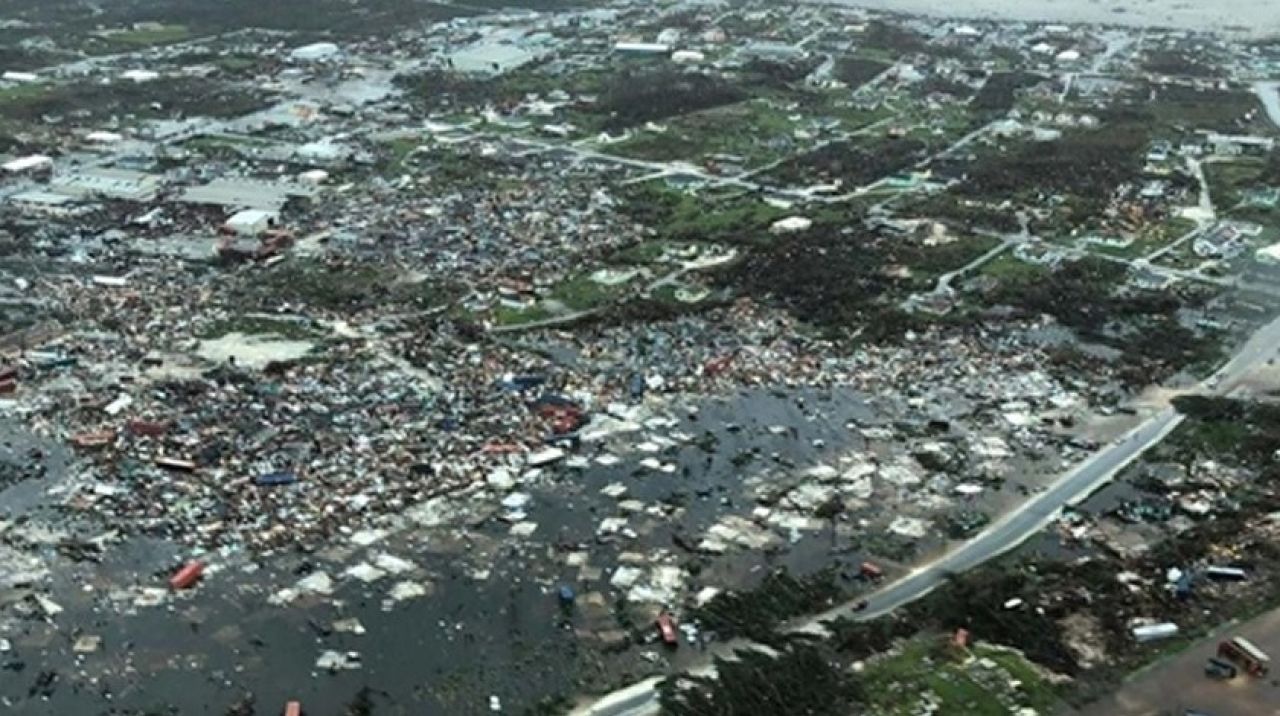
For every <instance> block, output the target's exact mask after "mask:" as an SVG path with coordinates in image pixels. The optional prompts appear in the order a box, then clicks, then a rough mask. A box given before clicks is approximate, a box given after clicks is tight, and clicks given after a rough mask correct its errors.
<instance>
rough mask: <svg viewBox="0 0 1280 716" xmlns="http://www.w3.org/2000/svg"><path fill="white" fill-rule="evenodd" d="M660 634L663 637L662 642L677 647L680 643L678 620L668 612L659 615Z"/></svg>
mask: <svg viewBox="0 0 1280 716" xmlns="http://www.w3.org/2000/svg"><path fill="white" fill-rule="evenodd" d="M657 623H658V636H660V637H662V643H663V644H666V645H667V646H671V647H675V646H679V645H680V638H679V637H678V636H677V635H676V620H675V619H674V618H673V617H672V616H671V615H670V614H667V613H666V612H663V613H661V614H659V615H658V622H657Z"/></svg>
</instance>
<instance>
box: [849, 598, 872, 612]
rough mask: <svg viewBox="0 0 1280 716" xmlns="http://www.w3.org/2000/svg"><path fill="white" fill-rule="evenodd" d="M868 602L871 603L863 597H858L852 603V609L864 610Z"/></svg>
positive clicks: (856, 610)
mask: <svg viewBox="0 0 1280 716" xmlns="http://www.w3.org/2000/svg"><path fill="white" fill-rule="evenodd" d="M870 604H871V603H870V602H868V601H867V600H865V599H859V600H858V601H857V603H856V604H854V605H853V611H855V612H865V611H866V610H867V607H868V606H870Z"/></svg>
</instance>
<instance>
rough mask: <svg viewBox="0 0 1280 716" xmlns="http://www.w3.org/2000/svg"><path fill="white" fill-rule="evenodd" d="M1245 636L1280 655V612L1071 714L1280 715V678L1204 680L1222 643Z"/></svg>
mask: <svg viewBox="0 0 1280 716" xmlns="http://www.w3.org/2000/svg"><path fill="white" fill-rule="evenodd" d="M1235 635H1241V636H1244V637H1245V638H1247V639H1249V640H1251V641H1253V643H1255V644H1257V645H1258V646H1259V647H1260V648H1262V649H1263V650H1264V651H1266V652H1267V653H1269V654H1273V655H1277V654H1280V610H1275V611H1271V612H1268V613H1267V614H1265V615H1263V616H1261V617H1258V618H1257V619H1254V620H1252V621H1249V622H1246V623H1245V624H1244V625H1243V626H1227V627H1224V628H1223V629H1220V630H1218V631H1217V632H1216V633H1215V634H1214V635H1213V636H1211V637H1209V638H1206V639H1204V640H1201V641H1199V642H1196V643H1195V644H1194V645H1192V646H1191V647H1190V648H1188V649H1186V650H1185V651H1183V652H1181V653H1179V654H1178V655H1177V656H1174V657H1171V658H1169V659H1166V660H1165V661H1162V662H1160V663H1158V664H1156V665H1154V666H1152V667H1151V668H1150V669H1147V670H1145V671H1142V672H1140V673H1139V674H1137V675H1136V676H1135V677H1134V679H1133V680H1132V681H1131V682H1130V683H1128V684H1126V685H1125V686H1124V687H1123V688H1121V689H1120V690H1119V691H1118V692H1116V693H1115V694H1114V695H1112V696H1109V697H1107V698H1105V699H1102V700H1100V701H1097V702H1095V703H1093V704H1092V705H1090V706H1089V707H1088V708H1085V709H1082V710H1079V711H1073V712H1068V713H1071V714H1074V715H1075V716H1165V714H1174V715H1176V716H1182V713H1183V711H1184V710H1186V709H1196V710H1198V711H1201V712H1203V713H1206V714H1212V715H1213V716H1267V715H1274V714H1280V674H1278V673H1277V672H1275V671H1273V672H1272V675H1271V676H1270V677H1269V678H1267V679H1262V680H1259V679H1254V678H1250V677H1247V676H1237V677H1236V678H1235V679H1232V680H1231V681H1227V682H1220V681H1214V680H1212V679H1210V678H1208V677H1206V676H1205V675H1204V663H1205V659H1207V658H1208V657H1210V656H1212V655H1213V654H1214V652H1215V650H1216V648H1217V644H1218V642H1219V641H1220V640H1222V639H1225V638H1228V637H1230V636H1235Z"/></svg>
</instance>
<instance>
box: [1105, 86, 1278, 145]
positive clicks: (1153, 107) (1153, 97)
mask: <svg viewBox="0 0 1280 716" xmlns="http://www.w3.org/2000/svg"><path fill="white" fill-rule="evenodd" d="M1124 111H1126V110H1123V109H1122V110H1113V113H1120V112H1124ZM1127 111H1131V112H1135V113H1136V114H1137V115H1138V116H1142V117H1143V118H1144V121H1146V122H1148V123H1150V124H1151V125H1152V126H1151V129H1153V130H1155V131H1156V132H1157V133H1158V132H1174V133H1180V132H1191V131H1194V130H1210V131H1215V132H1224V133H1227V134H1239V133H1248V132H1251V131H1255V130H1256V131H1260V132H1265V133H1271V134H1274V133H1275V132H1276V129H1275V127H1274V126H1273V125H1271V124H1270V123H1269V122H1268V121H1267V120H1266V118H1265V116H1263V114H1264V113H1263V111H1262V105H1261V104H1260V103H1259V101H1258V97H1257V96H1256V95H1254V94H1253V92H1250V91H1249V90H1248V89H1245V88H1232V89H1197V88H1194V87H1189V86H1187V85H1181V84H1167V85H1149V86H1146V87H1144V88H1142V89H1141V91H1139V92H1137V93H1135V96H1134V97H1133V100H1132V104H1131V106H1130V107H1129V109H1128V110H1127ZM1250 113H1253V114H1254V115H1256V118H1255V119H1254V120H1253V121H1252V122H1250V121H1248V120H1246V116H1248V115H1249V114H1250Z"/></svg>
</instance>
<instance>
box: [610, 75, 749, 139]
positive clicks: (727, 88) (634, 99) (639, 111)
mask: <svg viewBox="0 0 1280 716" xmlns="http://www.w3.org/2000/svg"><path fill="white" fill-rule="evenodd" d="M747 97H748V95H747V93H746V92H745V91H744V90H743V89H741V88H739V87H737V86H734V85H732V84H729V83H728V82H727V81H725V80H724V79H722V78H720V77H718V76H715V75H709V74H702V73H698V72H680V71H679V70H675V69H671V68H668V67H659V68H656V69H641V70H638V71H631V72H624V73H622V74H621V75H620V76H619V77H617V79H615V80H613V81H612V82H611V83H610V84H609V85H607V86H606V87H605V88H604V92H603V93H602V94H601V96H600V102H599V105H598V106H597V111H598V112H599V113H600V114H601V115H603V117H604V121H603V128H604V129H608V130H617V129H625V128H627V127H635V126H638V125H641V124H644V123H645V122H657V121H661V120H664V119H666V118H668V117H674V116H676V115H681V114H688V113H689V112H694V111H697V110H701V109H708V108H711V107H719V106H722V105H727V104H734V103H736V102H741V101H743V100H745V99H747Z"/></svg>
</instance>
